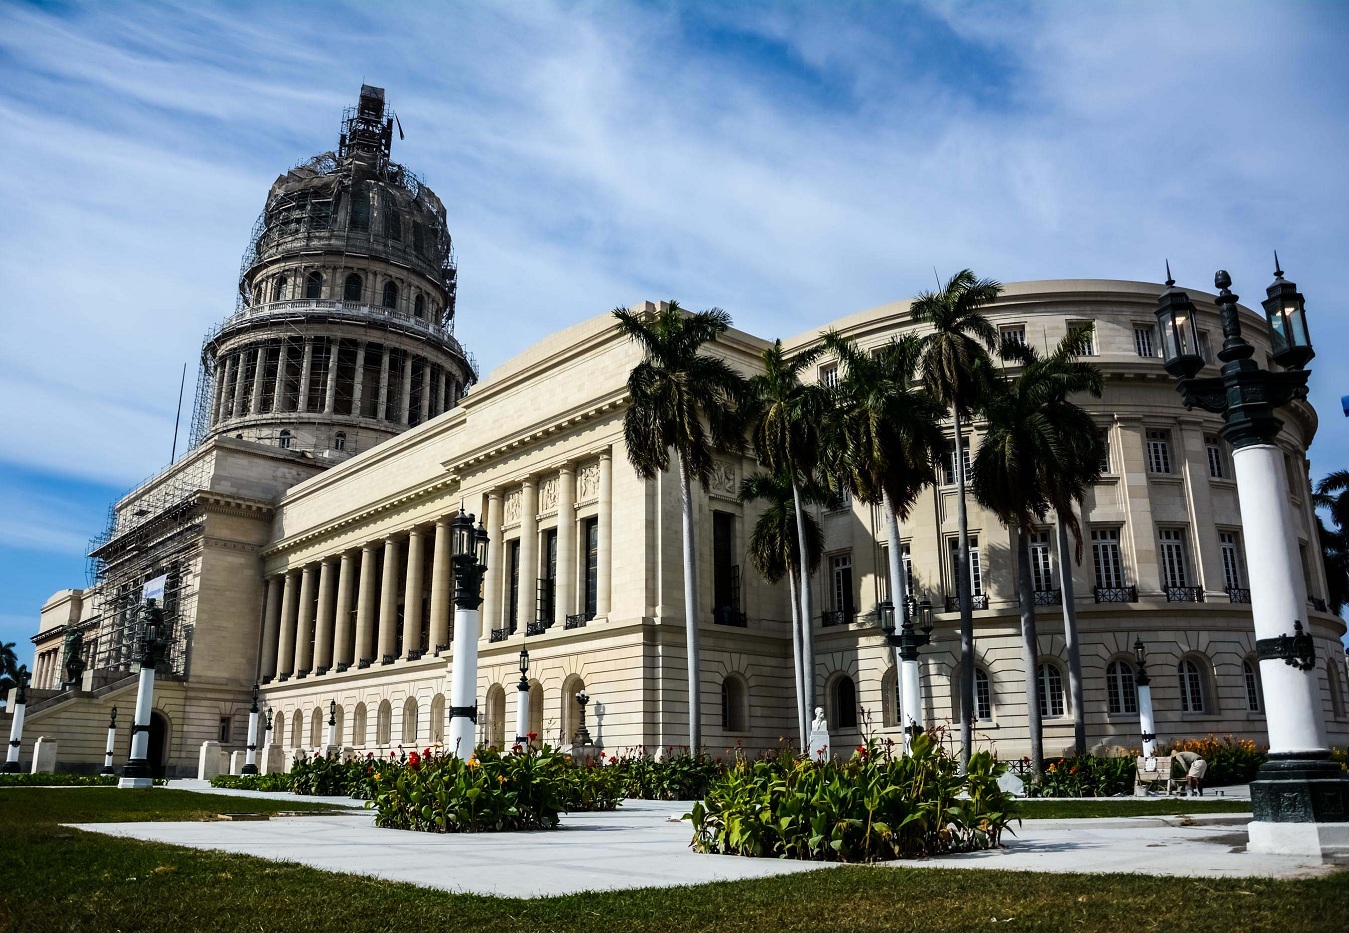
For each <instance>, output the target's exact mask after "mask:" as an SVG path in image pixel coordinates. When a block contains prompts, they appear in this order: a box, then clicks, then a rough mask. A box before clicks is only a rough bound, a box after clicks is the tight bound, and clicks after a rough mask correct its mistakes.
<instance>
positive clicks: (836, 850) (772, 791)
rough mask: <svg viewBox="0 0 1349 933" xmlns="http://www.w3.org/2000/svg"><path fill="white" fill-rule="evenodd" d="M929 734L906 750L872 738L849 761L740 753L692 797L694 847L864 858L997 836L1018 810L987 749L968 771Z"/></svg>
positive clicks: (916, 853) (965, 846) (952, 847)
mask: <svg viewBox="0 0 1349 933" xmlns="http://www.w3.org/2000/svg"><path fill="white" fill-rule="evenodd" d="M956 765H957V763H956V759H955V758H954V757H952V756H951V755H949V754H947V753H946V752H945V751H944V750H943V749H942V747H941V743H940V742H939V741H938V740H937V739H936V738H935V737H934V736H932V735H931V734H930V733H923V734H921V735H919V736H918V737H917V738H916V739H915V740H914V742H913V748H912V753H911V754H909V755H897V754H894V753H893V748H892V746H891V745H890V744H886V745H881V744H879V743H877V742H875V741H869V742H868V743H867V744H866V745H859V746H858V747H857V749H856V751H855V752H854V754H853V755H852V757H851V758H849V759H848V760H846V761H842V760H839V759H837V758H835V759H834V760H832V761H828V762H813V761H810V760H809V759H807V758H798V757H796V756H794V755H770V756H768V757H764V758H760V759H758V760H755V761H746V760H742V759H737V760H736V761H735V762H734V763H732V764H731V765H730V766H729V767H728V768H727V769H726V771H725V773H724V774H723V775H722V776H721V777H719V778H717V779H716V780H715V781H713V783H712V786H711V787H710V789H709V790H708V793H707V796H706V799H705V800H704V801H701V802H699V803H696V804H694V807H693V810H692V812H690V813H689V814H687V818H688V819H690V820H692V822H693V828H694V835H693V841H692V843H691V844H692V846H693V848H694V849H695V850H697V851H699V852H712V853H721V854H727V855H748V856H758V857H775V858H798V859H816V860H823V861H845V862H864V861H882V860H888V859H898V858H919V857H922V856H927V855H937V854H941V853H946V852H964V851H970V850H974V849H986V848H992V847H996V846H998V845H999V844H1000V842H1001V839H1002V833H1003V830H1004V829H1006V827H1007V825H1008V823H1009V822H1010V821H1011V820H1012V819H1013V818H1014V817H1015V815H1016V813H1015V804H1014V802H1013V800H1012V798H1011V795H1009V794H1007V793H1006V792H1005V791H1003V790H1002V789H1001V788H999V787H998V783H997V782H998V777H999V776H1001V775H1002V773H1003V772H1004V771H1005V770H1006V765H1005V764H1003V763H1001V762H999V761H998V760H997V759H996V758H995V757H994V756H993V754H992V753H991V752H986V751H985V752H977V753H976V754H974V755H972V756H971V757H970V762H969V768H968V770H967V773H966V774H965V775H964V776H962V775H959V774H958V773H957V766H956Z"/></svg>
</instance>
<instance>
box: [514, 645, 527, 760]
mask: <svg viewBox="0 0 1349 933" xmlns="http://www.w3.org/2000/svg"><path fill="white" fill-rule="evenodd" d="M515 688H516V701H515V744H516V745H519V746H520V747H521V748H527V747H528V746H529V649H528V648H521V649H520V682H519V683H518V684H516V685H515Z"/></svg>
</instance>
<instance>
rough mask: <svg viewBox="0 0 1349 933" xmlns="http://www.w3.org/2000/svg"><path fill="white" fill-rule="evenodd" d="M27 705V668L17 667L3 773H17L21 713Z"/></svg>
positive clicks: (21, 736)
mask: <svg viewBox="0 0 1349 933" xmlns="http://www.w3.org/2000/svg"><path fill="white" fill-rule="evenodd" d="M27 706H28V669H27V668H20V669H19V686H18V692H17V693H15V695H14V721H13V722H11V723H10V724H9V750H8V752H6V754H5V766H4V768H0V771H3V772H4V773H5V774H18V773H19V747H20V746H21V745H22V744H23V714H24V708H25V707H27Z"/></svg>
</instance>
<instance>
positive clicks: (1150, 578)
mask: <svg viewBox="0 0 1349 933" xmlns="http://www.w3.org/2000/svg"><path fill="white" fill-rule="evenodd" d="M1115 421H1116V422H1117V423H1118V424H1119V426H1120V427H1119V432H1118V434H1119V439H1120V474H1121V479H1122V481H1123V482H1124V495H1125V508H1126V509H1127V514H1128V521H1127V523H1126V524H1125V526H1124V533H1123V534H1122V535H1121V538H1124V537H1127V538H1128V539H1129V540H1128V542H1127V543H1126V542H1125V541H1120V547H1121V548H1125V547H1129V548H1132V551H1133V562H1132V565H1130V562H1129V559H1128V551H1126V552H1125V565H1126V568H1127V569H1128V571H1129V572H1130V574H1131V579H1129V580H1127V581H1126V582H1128V583H1131V584H1133V585H1136V586H1137V587H1138V595H1139V596H1143V595H1145V592H1144V591H1145V590H1146V591H1148V593H1149V594H1151V595H1155V594H1157V593H1159V592H1160V590H1159V589H1158V587H1160V585H1161V576H1160V574H1158V572H1157V526H1156V524H1155V523H1154V522H1153V518H1152V505H1151V500H1150V498H1149V490H1148V462H1147V440H1146V436H1145V431H1146V429H1145V427H1144V426H1143V422H1142V419H1141V418H1138V417H1135V416H1132V415H1130V416H1124V415H1116V416H1115ZM1145 581H1146V585H1145Z"/></svg>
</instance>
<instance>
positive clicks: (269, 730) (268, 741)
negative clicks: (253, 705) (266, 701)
mask: <svg viewBox="0 0 1349 933" xmlns="http://www.w3.org/2000/svg"><path fill="white" fill-rule="evenodd" d="M265 731H266V733H267V738H266V739H264V740H263V743H262V746H263V748H267V747H268V746H270V745H271V744H272V708H271V707H270V706H269V707H267V728H266V730H265Z"/></svg>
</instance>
